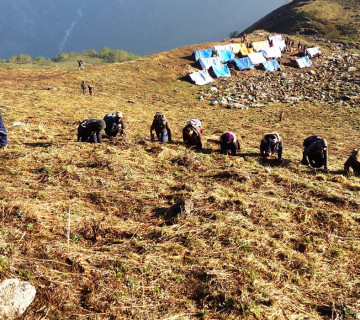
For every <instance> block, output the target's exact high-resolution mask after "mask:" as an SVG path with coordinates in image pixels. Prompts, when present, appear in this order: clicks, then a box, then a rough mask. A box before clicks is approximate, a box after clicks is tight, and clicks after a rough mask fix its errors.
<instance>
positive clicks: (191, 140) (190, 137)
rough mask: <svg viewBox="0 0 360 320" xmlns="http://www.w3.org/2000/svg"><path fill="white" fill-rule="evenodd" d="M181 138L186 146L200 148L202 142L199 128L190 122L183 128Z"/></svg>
mask: <svg viewBox="0 0 360 320" xmlns="http://www.w3.org/2000/svg"><path fill="white" fill-rule="evenodd" d="M183 140H184V144H185V145H186V146H187V147H188V148H195V149H199V150H200V149H202V146H203V143H202V138H201V133H200V130H199V128H198V127H194V126H193V125H192V124H190V123H189V124H187V125H186V126H185V127H184V129H183Z"/></svg>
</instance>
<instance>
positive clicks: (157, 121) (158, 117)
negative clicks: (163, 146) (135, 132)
mask: <svg viewBox="0 0 360 320" xmlns="http://www.w3.org/2000/svg"><path fill="white" fill-rule="evenodd" d="M155 134H156V137H157V139H158V140H159V141H160V142H161V143H165V142H167V141H169V142H172V140H171V129H170V127H169V124H168V121H167V120H166V117H165V114H163V113H161V112H156V114H155V116H154V120H153V122H152V124H151V127H150V137H151V141H155Z"/></svg>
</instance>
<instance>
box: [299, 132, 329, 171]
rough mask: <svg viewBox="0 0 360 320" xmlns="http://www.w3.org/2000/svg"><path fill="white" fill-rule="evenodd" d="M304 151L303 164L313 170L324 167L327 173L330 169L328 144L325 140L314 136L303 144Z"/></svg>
mask: <svg viewBox="0 0 360 320" xmlns="http://www.w3.org/2000/svg"><path fill="white" fill-rule="evenodd" d="M303 146H304V151H303V158H302V163H303V164H304V165H308V166H310V167H312V168H321V167H322V166H324V169H325V171H329V168H328V144H327V141H326V140H325V139H324V138H320V137H319V136H316V135H313V136H310V137H307V138H306V139H305V140H304V143H303Z"/></svg>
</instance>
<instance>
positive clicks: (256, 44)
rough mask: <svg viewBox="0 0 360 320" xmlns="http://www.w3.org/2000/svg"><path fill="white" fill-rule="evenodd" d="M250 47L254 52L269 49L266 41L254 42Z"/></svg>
mask: <svg viewBox="0 0 360 320" xmlns="http://www.w3.org/2000/svg"><path fill="white" fill-rule="evenodd" d="M251 45H252V47H253V48H254V50H255V51H260V50H262V49H266V48H269V47H270V45H269V41H267V40H265V41H256V42H253V43H252V44H251Z"/></svg>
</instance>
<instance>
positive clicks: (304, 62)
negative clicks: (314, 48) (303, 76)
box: [295, 56, 312, 69]
mask: <svg viewBox="0 0 360 320" xmlns="http://www.w3.org/2000/svg"><path fill="white" fill-rule="evenodd" d="M295 61H296V63H297V65H298V67H299V68H300V69H302V68H306V67H311V66H312V62H311V60H310V59H309V58H308V57H306V56H305V57H301V58H299V59H296V60H295Z"/></svg>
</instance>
